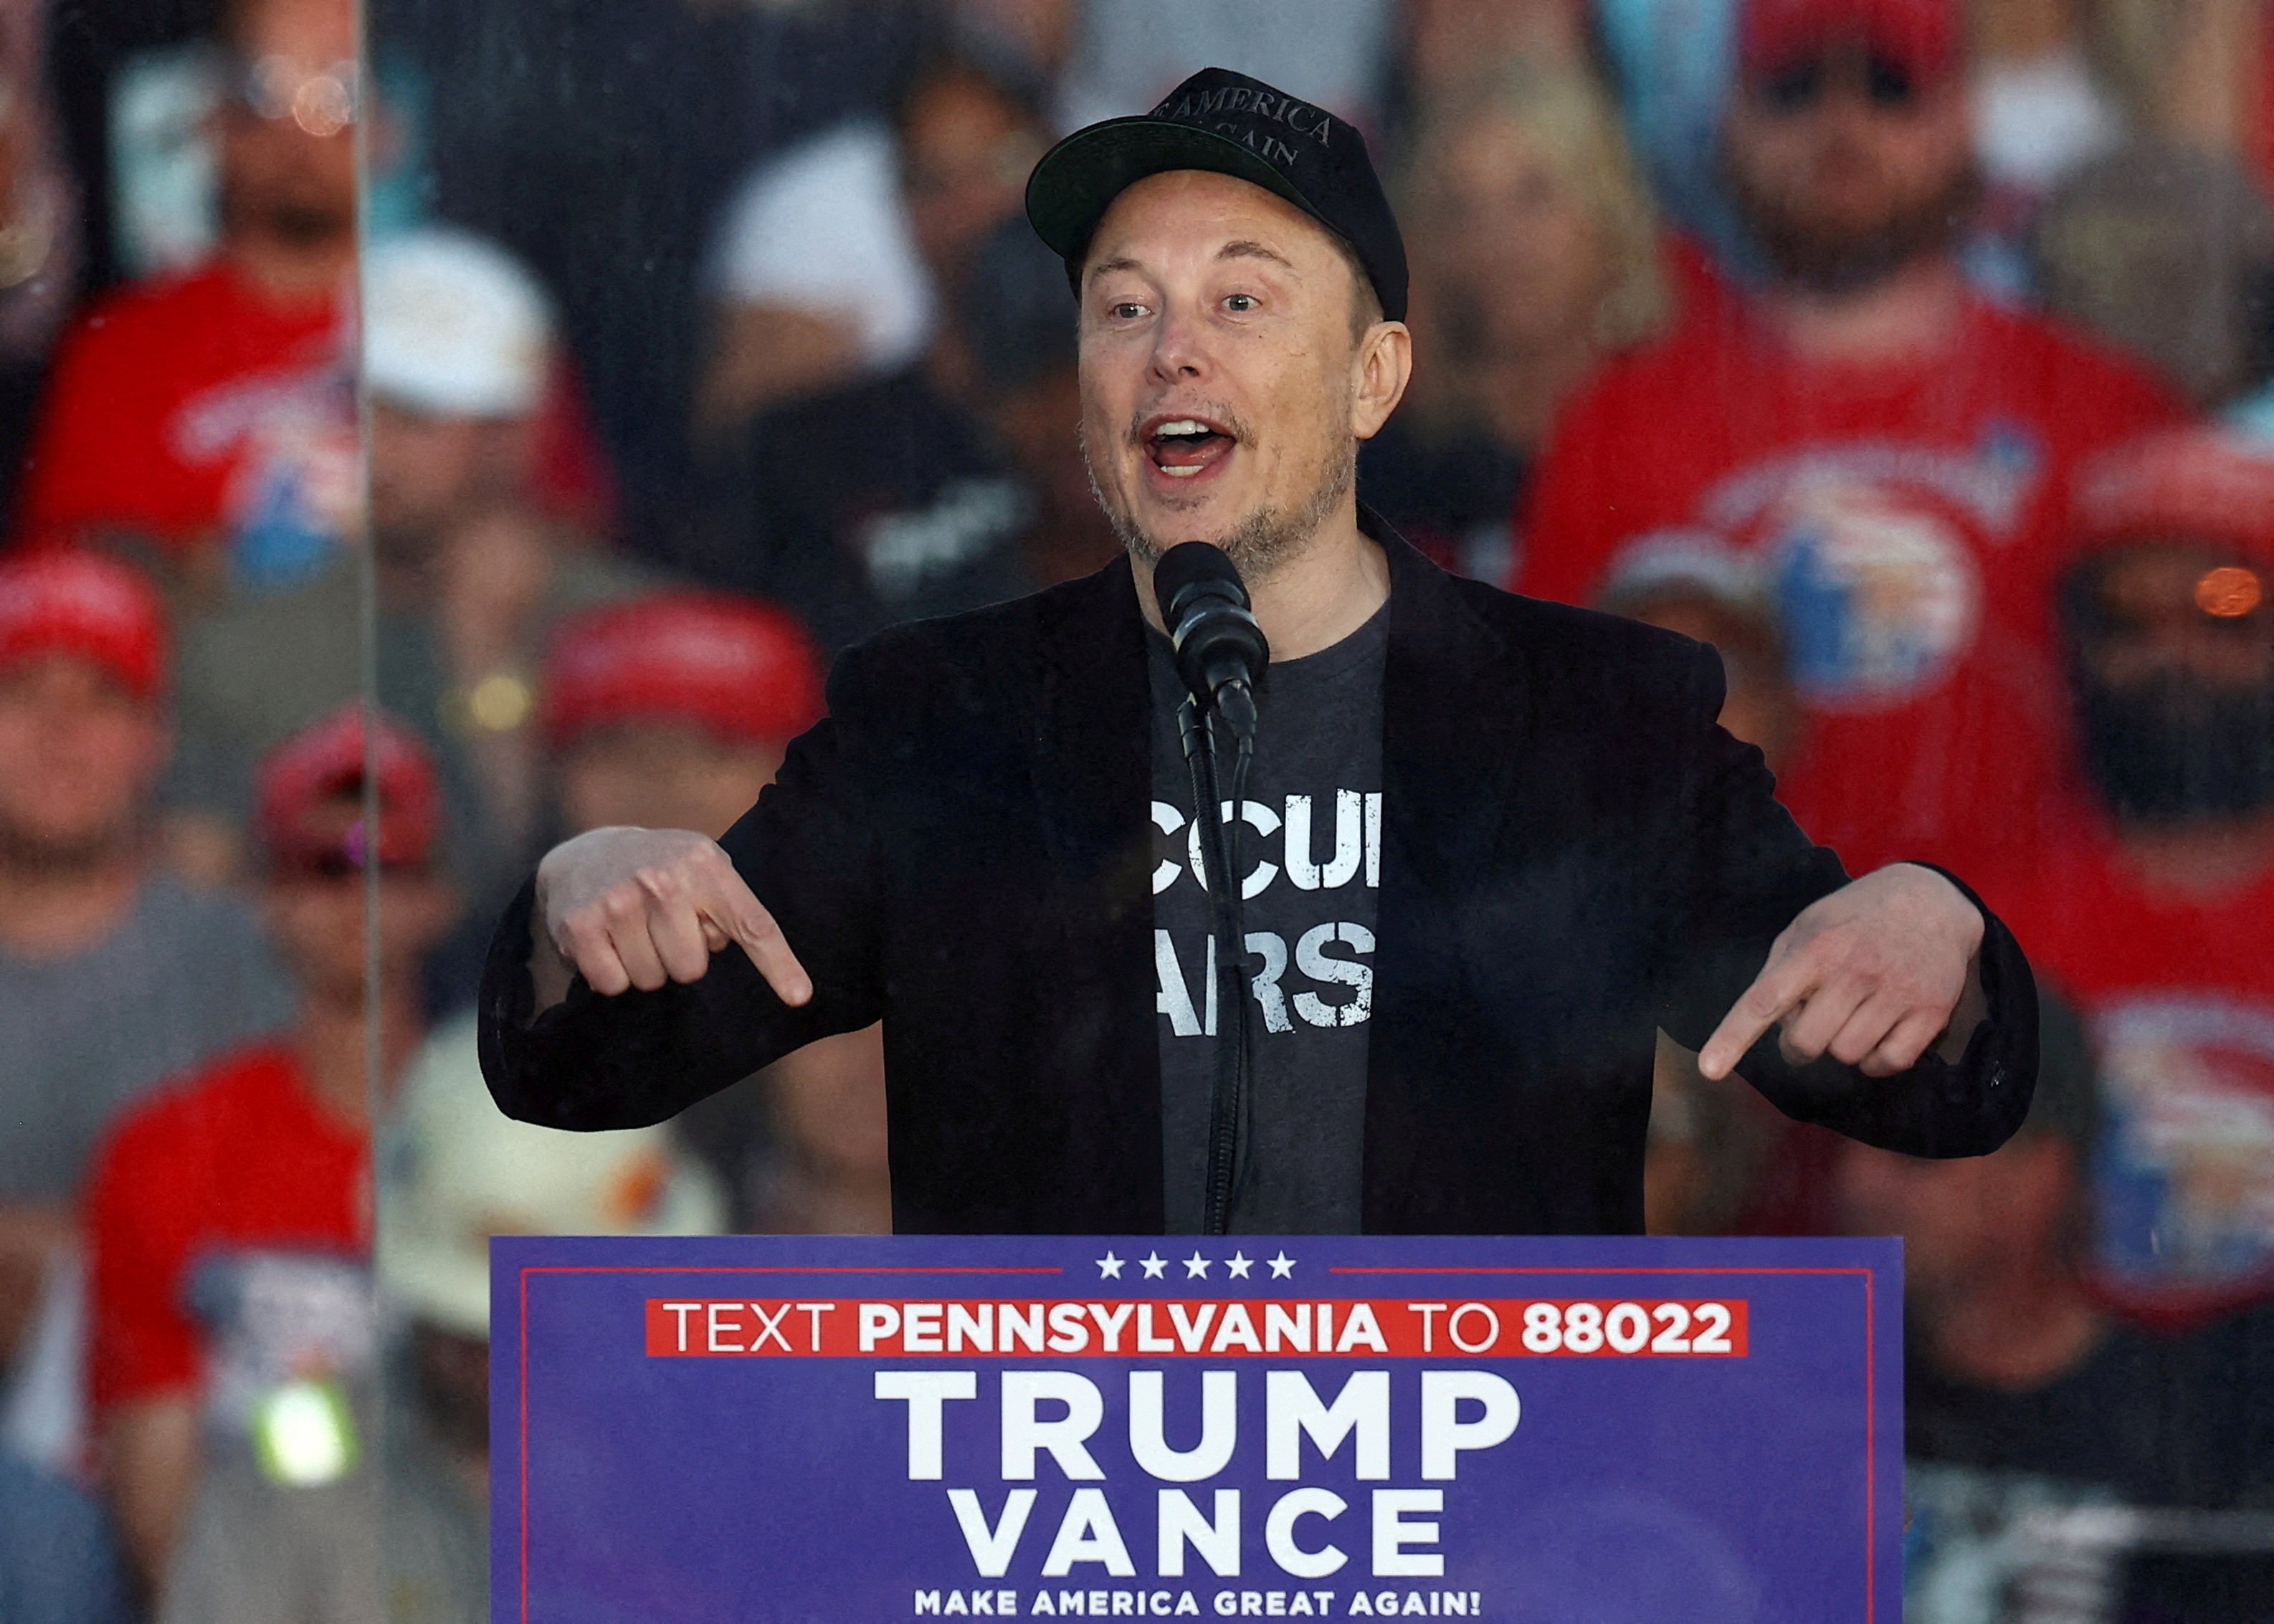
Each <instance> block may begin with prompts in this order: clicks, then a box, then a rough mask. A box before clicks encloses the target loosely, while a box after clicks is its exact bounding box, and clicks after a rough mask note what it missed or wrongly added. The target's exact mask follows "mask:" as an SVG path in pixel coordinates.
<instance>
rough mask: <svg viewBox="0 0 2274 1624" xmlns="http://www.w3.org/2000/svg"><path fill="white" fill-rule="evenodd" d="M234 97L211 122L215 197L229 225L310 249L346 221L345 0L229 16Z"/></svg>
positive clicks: (351, 157)
mask: <svg viewBox="0 0 2274 1624" xmlns="http://www.w3.org/2000/svg"><path fill="white" fill-rule="evenodd" d="M234 43H235V47H236V53H237V63H236V67H235V70H234V71H237V73H239V74H240V75H242V76H243V79H244V81H245V82H244V84H243V85H242V86H240V94H238V95H237V97H235V98H234V99H232V100H231V101H230V102H228V103H226V104H225V106H224V108H223V109H222V115H221V120H220V126H219V133H220V138H221V140H220V149H221V150H220V156H221V171H222V199H223V208H224V214H225V215H226V216H227V223H228V224H229V225H230V227H231V228H232V229H248V228H250V229H259V230H260V231H262V232H264V233H265V234H267V235H268V236H270V237H275V238H277V239H279V240H281V241H283V242H286V243H297V244H304V245H305V246H308V247H311V248H313V247H319V246H327V245H330V244H335V243H337V242H338V241H339V240H340V239H342V238H343V237H346V236H347V235H348V234H349V233H350V231H351V230H352V229H353V227H354V224H355V206H356V164H355V142H354V140H353V139H352V137H351V135H350V129H351V124H350V122H349V114H350V102H349V101H348V99H347V98H348V95H349V94H350V93H351V92H352V90H353V86H352V84H351V82H350V81H351V80H352V79H353V78H354V75H353V74H352V72H345V73H344V74H343V64H350V63H352V62H354V60H355V58H356V54H357V53H356V31H355V12H354V8H353V6H352V5H351V4H349V0H247V3H246V4H245V6H244V8H243V10H242V11H240V12H239V14H238V18H237V37H236V40H235V41H234Z"/></svg>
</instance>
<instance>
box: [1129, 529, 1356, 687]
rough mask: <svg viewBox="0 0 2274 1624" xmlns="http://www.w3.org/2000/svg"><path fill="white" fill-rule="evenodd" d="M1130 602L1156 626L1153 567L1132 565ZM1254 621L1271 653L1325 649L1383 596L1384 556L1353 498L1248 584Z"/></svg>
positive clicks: (1298, 654)
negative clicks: (1133, 580) (1363, 525)
mask: <svg viewBox="0 0 2274 1624" xmlns="http://www.w3.org/2000/svg"><path fill="white" fill-rule="evenodd" d="M1136 579H1137V603H1138V606H1139V608H1140V609H1141V610H1142V611H1143V612H1144V615H1145V621H1146V624H1147V625H1148V626H1150V627H1152V628H1153V629H1154V630H1156V631H1163V630H1165V629H1166V628H1164V627H1163V625H1162V624H1161V611H1160V606H1159V605H1157V604H1156V603H1155V602H1154V601H1153V576H1152V571H1150V570H1149V569H1147V568H1142V567H1140V568H1138V570H1137V571H1136ZM1247 590H1248V596H1249V598H1250V599H1251V601H1252V602H1253V604H1254V609H1255V619H1256V622H1257V624H1259V625H1261V627H1262V628H1263V635H1264V636H1265V638H1267V639H1268V640H1269V643H1270V644H1271V658H1273V659H1275V660H1291V659H1301V658H1303V657H1304V656H1305V655H1306V654H1316V653H1318V652H1319V651H1320V650H1321V649H1331V648H1333V647H1334V646H1335V644H1337V643H1340V642H1341V641H1342V640H1343V639H1344V638H1345V637H1347V636H1349V635H1351V634H1352V632H1354V631H1356V630H1358V628H1359V627H1361V626H1363V625H1365V624H1366V623H1367V621H1368V620H1372V619H1373V618H1374V611H1375V610H1377V609H1379V608H1381V607H1382V605H1383V604H1385V603H1387V602H1389V555H1388V554H1387V553H1383V552H1382V548H1381V547H1380V546H1379V545H1376V544H1375V543H1374V541H1373V540H1372V539H1371V538H1369V537H1367V534H1366V533H1365V532H1364V531H1362V530H1359V527H1358V499H1357V497H1356V496H1354V495H1352V496H1346V497H1344V499H1343V501H1342V505H1341V506H1340V507H1339V508H1337V510H1336V511H1335V512H1334V514H1333V515H1330V516H1329V518H1328V519H1327V520H1326V522H1325V523H1321V525H1320V526H1319V528H1318V529H1317V530H1315V531H1314V532H1313V533H1312V536H1311V539H1310V540H1309V541H1308V542H1307V543H1306V544H1305V545H1304V546H1303V547H1302V548H1301V549H1300V550H1299V551H1298V552H1297V553H1294V554H1293V555H1292V556H1291V557H1289V558H1287V559H1285V560H1282V561H1281V563H1280V564H1279V565H1278V567H1277V568H1275V569H1273V570H1272V571H1271V572H1270V574H1269V575H1266V576H1264V577H1263V579H1262V580H1261V581H1250V582H1249V583H1247Z"/></svg>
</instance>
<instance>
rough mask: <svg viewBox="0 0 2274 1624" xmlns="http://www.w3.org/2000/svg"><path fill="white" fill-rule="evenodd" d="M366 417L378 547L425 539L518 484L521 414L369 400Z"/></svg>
mask: <svg viewBox="0 0 2274 1624" xmlns="http://www.w3.org/2000/svg"><path fill="white" fill-rule="evenodd" d="M369 423H370V440H369V442H368V443H369V446H370V465H371V526H372V530H373V535H374V536H376V537H378V538H380V545H381V546H382V547H387V546H389V545H395V546H397V547H413V546H414V545H416V544H418V543H422V542H425V541H431V539H432V538H433V537H434V536H435V535H436V534H437V533H438V532H440V531H441V530H445V529H447V528H448V526H450V525H451V524H452V523H456V522H457V521H459V520H461V519H464V518H466V517H468V516H470V515H472V514H473V513H474V512H475V511H476V510H477V509H478V508H481V507H482V506H484V505H485V504H486V503H490V502H494V501H501V500H508V499H509V498H511V497H513V496H515V495H517V494H519V493H520V492H521V491H522V490H523V488H524V486H525V484H526V481H527V477H528V471H529V465H530V462H531V459H532V457H533V455H534V438H535V437H534V425H533V423H532V420H531V419H529V418H526V417H448V416H442V415H439V414H435V413H432V412H423V411H414V410H410V409H409V408H407V407H403V406H398V405H396V404H395V403H394V402H389V401H383V400H374V401H373V402H372V403H371V411H370V414H369Z"/></svg>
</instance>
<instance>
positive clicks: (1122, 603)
mask: <svg viewBox="0 0 2274 1624" xmlns="http://www.w3.org/2000/svg"><path fill="white" fill-rule="evenodd" d="M1042 606H1043V616H1042V621H1041V625H1040V627H1039V629H1038V633H1037V638H1038V647H1037V650H1036V654H1037V660H1036V677H1037V681H1038V686H1039V689H1040V692H1041V695H1042V706H1041V711H1040V715H1039V718H1038V723H1037V728H1036V733H1035V741H1034V749H1033V752H1032V760H1033V763H1034V766H1033V775H1034V776H1033V788H1034V795H1035V805H1036V806H1037V808H1038V810H1039V816H1040V818H1041V822H1042V826H1043V827H1042V832H1043V839H1044V842H1045V844H1046V845H1047V846H1048V847H1049V849H1050V856H1051V859H1052V862H1051V869H1052V873H1053V875H1054V876H1055V879H1054V890H1055V892H1056V894H1055V895H1054V896H1053V897H1052V898H1050V913H1051V914H1052V915H1053V916H1054V917H1053V918H1052V919H1051V920H1050V921H1048V927H1049V929H1050V939H1051V940H1052V942H1053V943H1054V948H1053V951H1052V954H1051V959H1050V964H1049V966H1048V974H1049V975H1050V979H1051V981H1052V982H1053V983H1054V985H1055V988H1056V989H1057V990H1056V994H1055V997H1054V1002H1058V1003H1059V1008H1058V1011H1057V1014H1056V1017H1055V1019H1053V1020H1052V1021H1051V1022H1050V1023H1049V1027H1050V1029H1049V1031H1048V1033H1047V1034H1046V1035H1045V1037H1044V1038H1043V1041H1044V1043H1045V1044H1046V1045H1047V1049H1046V1052H1045V1053H1044V1054H1043V1056H1041V1061H1042V1072H1043V1076H1042V1079H1040V1080H1041V1081H1042V1083H1043V1086H1044V1087H1045V1088H1047V1089H1048V1090H1049V1091H1050V1101H1051V1103H1052V1105H1053V1106H1054V1108H1055V1109H1054V1113H1053V1114H1054V1116H1056V1124H1055V1125H1056V1126H1057V1128H1058V1134H1059V1135H1061V1136H1062V1137H1063V1152H1062V1154H1063V1156H1064V1161H1063V1162H1062V1163H1061V1165H1063V1166H1066V1167H1071V1168H1081V1169H1095V1172H1096V1180H1095V1182H1094V1184H1092V1186H1091V1187H1090V1188H1088V1189H1086V1190H1084V1191H1082V1192H1078V1193H1074V1200H1075V1203H1076V1205H1077V1206H1079V1207H1081V1208H1083V1209H1085V1211H1084V1219H1085V1222H1086V1223H1087V1227H1088V1228H1089V1229H1090V1230H1091V1231H1092V1232H1093V1233H1096V1232H1101V1231H1102V1232H1115V1231H1118V1232H1123V1233H1133V1234H1144V1233H1151V1232H1157V1231H1158V1230H1159V1229H1160V1228H1161V1225H1162V1222H1163V1217H1162V1214H1163V1195H1162V1172H1161V1067H1160V1054H1159V1041H1160V1040H1159V1035H1158V1034H1157V1032H1156V1030H1155V1023H1154V1008H1153V1005H1154V998H1153V996H1152V989H1153V985H1154V970H1153V891H1152V880H1151V875H1152V868H1153V840H1152V823H1151V818H1150V807H1151V801H1152V783H1153V778H1152V772H1153V763H1152V701H1151V689H1150V688H1149V686H1148V678H1147V673H1146V664H1145V661H1146V653H1145V625H1144V620H1143V619H1142V617H1141V615H1140V614H1139V613H1138V607H1137V598H1136V592H1135V589H1134V585H1133V582H1132V579H1131V573H1130V567H1129V562H1128V560H1126V558H1124V559H1120V560H1116V561H1115V562H1114V563H1113V564H1111V566H1109V567H1108V568H1105V569H1103V570H1101V571H1100V572H1099V573H1098V574H1096V575H1093V576H1090V577H1089V578H1088V580H1085V581H1082V582H1079V583H1074V584H1073V585H1072V586H1070V587H1068V588H1066V589H1064V590H1061V591H1059V592H1055V593H1050V594H1047V595H1046V596H1045V598H1043V605H1042ZM1002 924H1003V928H1004V929H1022V928H1024V921H1017V920H1005V921H1002Z"/></svg>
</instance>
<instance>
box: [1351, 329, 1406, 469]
mask: <svg viewBox="0 0 2274 1624" xmlns="http://www.w3.org/2000/svg"><path fill="white" fill-rule="evenodd" d="M1412 377H1413V335H1412V331H1411V330H1410V329H1408V328H1407V327H1406V325H1405V324H1404V322H1402V321H1377V322H1375V323H1374V325H1373V326H1372V327H1368V328H1367V330H1366V333H1365V335H1364V336H1362V337H1361V338H1359V341H1358V350H1357V353H1355V354H1354V355H1353V356H1352V357H1351V432H1352V434H1353V435H1354V436H1356V437H1357V438H1358V439H1359V440H1372V439H1373V438H1374V436H1375V435H1376V434H1378V433H1380V432H1382V425H1383V424H1385V423H1387V422H1389V414H1390V413H1391V412H1393V411H1396V410H1397V402H1399V401H1401V400H1404V398H1405V386H1406V385H1407V384H1408V383H1409V382H1411V381H1412Z"/></svg>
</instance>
